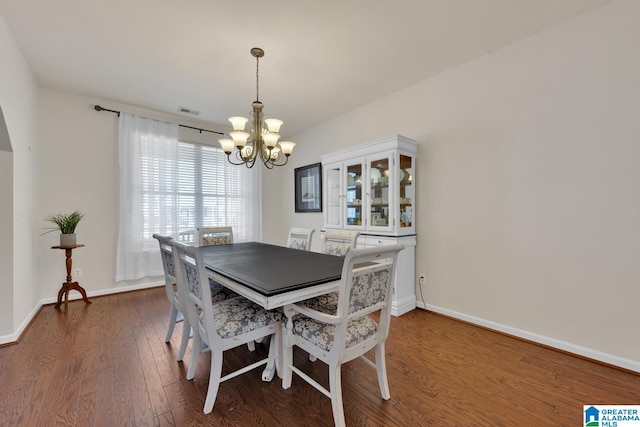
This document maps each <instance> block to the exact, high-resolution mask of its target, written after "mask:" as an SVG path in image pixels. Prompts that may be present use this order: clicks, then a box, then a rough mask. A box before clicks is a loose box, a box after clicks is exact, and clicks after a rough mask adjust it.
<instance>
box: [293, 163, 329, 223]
mask: <svg viewBox="0 0 640 427" xmlns="http://www.w3.org/2000/svg"><path fill="white" fill-rule="evenodd" d="M294 187H295V204H296V212H322V164H321V163H314V164H312V165H308V166H303V167H300V168H296V169H295V170H294Z"/></svg>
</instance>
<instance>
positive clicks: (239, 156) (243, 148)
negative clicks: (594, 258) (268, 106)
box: [218, 47, 296, 169]
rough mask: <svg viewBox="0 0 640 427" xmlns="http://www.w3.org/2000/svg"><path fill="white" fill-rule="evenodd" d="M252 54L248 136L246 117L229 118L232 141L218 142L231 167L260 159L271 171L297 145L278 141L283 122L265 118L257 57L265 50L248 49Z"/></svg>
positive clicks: (280, 164)
mask: <svg viewBox="0 0 640 427" xmlns="http://www.w3.org/2000/svg"><path fill="white" fill-rule="evenodd" d="M251 55H252V56H253V57H254V58H256V100H255V101H253V103H252V104H251V106H252V107H253V108H252V110H251V114H250V119H251V124H252V129H251V131H250V132H251V133H249V132H245V130H244V129H245V126H246V124H247V122H248V121H249V119H248V118H246V117H237V116H236V117H229V121H230V122H231V125H232V126H233V132H229V136H230V137H231V139H220V140H218V142H219V143H220V145H221V146H222V150H223V151H224V152H225V154H226V155H227V160H228V161H229V163H231V164H234V165H245V166H246V167H248V168H252V167H253V165H254V164H255V163H256V161H257V160H258V158H259V159H260V161H261V162H262V163H263V164H264V165H265V166H266V167H267V168H268V169H273V167H274V166H284V165H286V164H287V162H288V161H289V156H290V155H291V153H292V152H293V147H294V146H295V145H296V143H295V142H291V141H280V142H278V139H280V134H279V133H278V132H280V126H282V120H278V119H264V115H263V113H262V107H263V105H262V102H260V92H259V87H260V84H259V75H260V73H259V70H260V58H262V57H263V56H264V50H262V49H260V48H259V47H254V48H253V49H251ZM234 149H235V156H234V158H232V157H231V153H233V151H234Z"/></svg>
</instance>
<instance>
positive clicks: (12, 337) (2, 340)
mask: <svg viewBox="0 0 640 427" xmlns="http://www.w3.org/2000/svg"><path fill="white" fill-rule="evenodd" d="M163 283H164V282H161V281H160V282H149V283H143V284H137V285H132V286H122V287H119V288H111V289H103V290H100V291H92V292H87V297H89V298H91V297H98V296H103V295H111V294H119V293H122V292H129V291H137V290H141V289H148V288H155V287H157V286H161V285H162V284H163ZM79 299H82V295H80V293H79V292H73V293H71V294H70V295H69V301H75V300H79ZM57 301H58V298H57V297H55V298H43V299H41V300H40V301H39V302H38V303H37V304H36V306H35V307H34V308H33V310H31V313H29V315H28V316H27V317H26V318H25V319H24V321H23V322H22V324H21V325H20V327H19V328H18V330H17V331H15V332H14V333H12V334H9V335H0V345H3V344H11V343H15V342H16V341H18V338H20V335H22V333H23V332H24V330H25V329H26V328H27V326H29V324H30V323H31V322H32V321H33V319H34V317H35V316H36V314H38V312H39V310H40V307H42V306H43V305H46V304H52V303H54V302H57Z"/></svg>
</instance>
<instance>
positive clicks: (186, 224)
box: [141, 137, 252, 246]
mask: <svg viewBox="0 0 640 427" xmlns="http://www.w3.org/2000/svg"><path fill="white" fill-rule="evenodd" d="M152 144H157V141H156V140H155V138H151V137H143V138H142V153H141V154H142V156H141V157H142V158H141V162H142V165H143V167H142V171H143V172H142V192H143V200H142V216H143V224H144V225H143V229H142V232H143V238H144V239H152V236H153V234H154V233H159V234H163V235H174V236H175V235H177V237H178V238H179V239H180V240H181V241H183V242H189V243H193V242H196V241H197V237H196V236H195V233H196V229H197V228H198V227H202V226H205V227H213V226H231V227H233V231H234V236H235V239H236V240H237V241H242V240H250V239H251V238H252V237H251V236H248V235H247V233H246V228H247V227H244V226H243V220H244V219H243V214H242V211H241V206H242V205H243V202H242V198H243V197H244V196H243V192H242V191H241V186H242V185H243V181H242V175H243V174H242V173H241V172H243V170H242V168H241V167H239V166H234V165H231V164H230V163H229V162H228V161H227V159H226V155H225V154H224V152H223V151H222V150H221V149H219V148H216V147H211V146H207V145H200V144H193V143H190V142H183V141H180V142H179V143H178V156H177V168H176V169H175V177H174V174H173V173H172V169H173V168H172V167H169V168H166V167H162V165H161V162H162V159H161V158H158V156H156V155H155V153H156V150H155V148H153V147H152V146H151V145H152ZM245 185H247V184H246V183H245ZM156 206H160V207H161V209H155V208H154V207H156ZM150 241H151V240H150ZM151 244H152V245H154V246H155V244H156V242H155V241H151Z"/></svg>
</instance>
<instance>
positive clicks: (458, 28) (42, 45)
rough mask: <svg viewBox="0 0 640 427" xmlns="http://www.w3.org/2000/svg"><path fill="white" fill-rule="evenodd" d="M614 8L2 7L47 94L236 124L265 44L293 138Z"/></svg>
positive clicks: (401, 4)
mask: <svg viewBox="0 0 640 427" xmlns="http://www.w3.org/2000/svg"><path fill="white" fill-rule="evenodd" d="M608 1H610V0H393V1H383V0H324V1H308V0H277V1H274V0H271V1H269V0H233V1H215V0H109V1H107V0H56V1H51V0H0V15H2V17H3V18H4V20H5V22H6V24H7V26H8V27H9V29H10V31H11V33H12V34H13V37H14V38H15V41H16V43H17V45H18V46H19V48H20V49H21V50H22V52H23V54H24V56H25V58H26V61H27V63H28V64H29V67H30V68H31V70H32V71H33V73H34V75H35V78H36V80H37V81H38V83H39V85H40V86H42V87H44V88H49V89H54V90H60V91H64V92H69V93H74V94H82V95H90V96H97V97H101V98H106V99H111V100H114V101H118V102H122V103H126V104H130V105H133V106H137V107H143V108H147V109H152V110H156V111H160V112H164V113H170V114H176V115H181V114H180V113H178V112H177V110H178V108H179V107H186V108H189V109H193V110H198V111H200V112H201V114H200V115H199V116H197V117H195V118H198V119H201V120H204V121H208V122H213V123H221V124H225V125H226V124H227V122H226V119H227V117H229V116H232V115H247V114H248V112H249V110H250V108H251V102H252V101H253V100H254V99H255V91H256V89H255V59H254V58H253V57H252V56H251V55H250V53H249V50H250V49H251V48H252V47H254V46H258V47H261V48H263V49H264V50H265V56H264V58H262V59H261V60H260V100H261V101H262V102H263V103H264V105H265V115H266V116H270V117H277V118H279V119H282V120H284V122H285V124H284V126H283V130H282V131H281V133H282V134H283V136H286V135H290V134H292V133H295V132H297V131H300V130H302V129H305V128H308V127H310V126H313V125H314V124H318V123H320V122H322V121H324V120H327V119H330V118H332V117H336V116H338V115H341V114H343V113H345V112H347V111H350V110H352V109H354V108H356V107H358V106H360V105H363V104H366V103H368V102H371V101H373V100H375V99H377V98H380V97H382V96H385V95H387V94H390V93H392V92H395V91H397V90H399V89H402V88H405V87H407V86H410V85H412V84H414V83H417V82H419V81H421V80H424V79H426V78H428V77H430V76H433V75H436V74H439V73H442V72H443V71H445V70H447V69H450V68H452V67H455V66H457V65H460V64H463V63H465V62H468V61H470V60H472V59H474V58H477V57H480V56H482V55H485V54H487V53H489V52H491V51H493V50H496V49H499V48H501V47H504V46H506V45H509V44H511V43H514V42H515V41H517V40H520V39H523V38H525V37H527V36H529V35H531V34H534V33H537V32H539V31H541V30H543V29H545V28H548V27H551V26H554V25H557V24H559V23H561V22H563V21H565V20H567V19H569V18H571V17H573V16H576V15H578V14H580V13H583V12H585V11H587V10H589V9H591V8H593V7H597V6H599V5H601V4H603V3H607V2H608ZM105 107H107V108H109V106H108V105H105ZM187 117H194V116H189V115H187Z"/></svg>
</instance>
